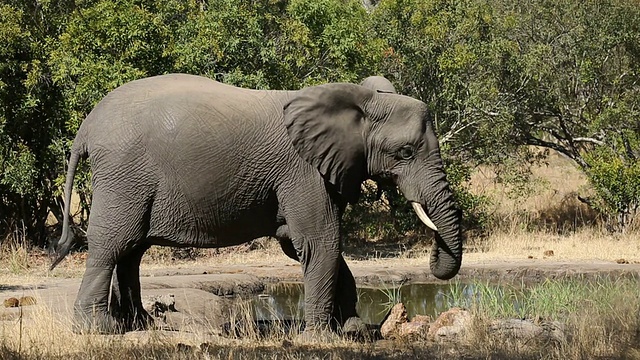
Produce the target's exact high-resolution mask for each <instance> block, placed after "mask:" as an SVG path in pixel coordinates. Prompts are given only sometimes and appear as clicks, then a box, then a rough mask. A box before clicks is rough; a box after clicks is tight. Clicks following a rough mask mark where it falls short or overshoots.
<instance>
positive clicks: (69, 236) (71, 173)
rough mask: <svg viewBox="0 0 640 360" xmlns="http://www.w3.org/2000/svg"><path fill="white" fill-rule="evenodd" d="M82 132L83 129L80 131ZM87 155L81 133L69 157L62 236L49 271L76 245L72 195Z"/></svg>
mask: <svg viewBox="0 0 640 360" xmlns="http://www.w3.org/2000/svg"><path fill="white" fill-rule="evenodd" d="M81 131H82V127H81V128H80V131H79V132H81ZM86 155H87V150H86V144H85V141H84V136H82V135H81V134H80V133H79V134H78V135H77V136H76V138H75V140H74V141H73V146H72V147H71V156H70V157H69V167H68V169H67V178H66V182H65V184H64V214H63V215H62V216H63V220H62V236H60V240H58V243H57V244H55V245H54V256H55V259H54V260H53V262H52V263H51V266H50V267H49V270H50V271H51V270H53V269H54V268H55V267H56V266H57V265H58V264H59V263H60V262H61V261H62V260H63V259H64V258H65V256H67V254H68V253H69V251H70V250H71V247H72V246H73V244H74V240H75V234H74V232H73V231H72V230H71V226H70V221H71V220H70V215H69V213H70V211H71V193H72V191H73V178H74V177H75V175H76V167H77V166H78V161H79V160H80V159H82V158H85V157H86Z"/></svg>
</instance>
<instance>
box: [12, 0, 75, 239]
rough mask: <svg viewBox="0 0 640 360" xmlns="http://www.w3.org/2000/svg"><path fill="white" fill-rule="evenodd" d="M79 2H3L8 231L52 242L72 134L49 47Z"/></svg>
mask: <svg viewBox="0 0 640 360" xmlns="http://www.w3.org/2000/svg"><path fill="white" fill-rule="evenodd" d="M70 4H71V2H67V1H50V2H46V3H40V2H37V1H4V2H3V3H2V4H0V41H1V42H2V44H3V46H2V48H0V169H1V171H0V200H1V201H0V219H2V220H0V234H5V233H7V232H11V231H13V232H14V237H15V238H18V239H22V238H29V239H32V240H33V241H34V242H35V243H36V244H38V245H44V243H45V235H46V229H45V223H46V219H47V214H48V212H49V209H57V206H56V197H55V179H56V177H57V176H58V173H59V172H60V171H61V170H62V164H63V160H62V159H63V158H64V157H63V153H62V151H61V147H60V142H61V141H63V139H65V138H66V137H68V136H69V133H68V131H66V129H65V126H64V120H65V117H66V115H67V114H66V110H65V108H64V106H63V105H62V104H63V94H62V92H61V89H60V88H59V87H58V86H57V85H56V84H55V83H54V82H53V80H52V75H51V69H50V66H49V64H48V62H47V52H48V50H49V48H50V46H51V43H52V42H53V41H54V39H55V38H56V36H57V35H58V34H59V29H60V28H61V27H62V26H63V24H64V21H65V19H66V16H67V15H68V9H70V8H71V5H70Z"/></svg>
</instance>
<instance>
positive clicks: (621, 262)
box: [616, 259, 629, 264]
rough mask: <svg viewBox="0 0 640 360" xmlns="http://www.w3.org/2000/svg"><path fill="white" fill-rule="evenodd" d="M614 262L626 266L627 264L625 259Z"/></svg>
mask: <svg viewBox="0 0 640 360" xmlns="http://www.w3.org/2000/svg"><path fill="white" fill-rule="evenodd" d="M616 262H617V263H618V264H628V263H629V261H628V260H627V259H618V260H616Z"/></svg>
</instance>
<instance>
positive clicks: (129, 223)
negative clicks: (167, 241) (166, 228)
mask: <svg viewBox="0 0 640 360" xmlns="http://www.w3.org/2000/svg"><path fill="white" fill-rule="evenodd" d="M105 185H106V184H105ZM113 188H114V187H109V186H103V187H97V188H94V193H93V203H92V206H91V216H90V218H89V226H88V229H87V242H88V245H89V250H88V253H89V256H88V259H87V269H86V271H85V274H84V277H83V278H82V284H81V285H80V290H79V291H78V297H77V299H76V302H75V304H74V313H75V325H74V332H81V333H85V332H89V333H102V334H109V333H120V332H124V331H126V326H125V325H127V324H125V322H124V321H123V319H122V318H116V317H114V316H113V315H112V314H111V313H110V311H109V305H108V303H109V294H110V290H111V281H112V275H113V273H114V269H115V268H116V265H120V264H123V265H124V264H129V265H124V266H123V268H124V267H129V269H127V270H125V269H122V270H118V271H116V273H120V279H125V278H126V279H127V281H126V283H125V284H124V285H123V287H124V288H126V290H127V292H128V291H129V290H130V294H131V295H130V297H131V299H137V298H139V296H140V292H139V282H138V281H139V279H138V271H137V269H138V265H139V261H140V260H139V258H141V257H142V254H143V253H144V251H141V252H140V253H139V254H136V249H138V248H139V247H140V246H143V241H144V238H145V236H146V233H147V231H148V206H149V205H148V202H147V201H145V200H146V199H145V197H144V194H143V193H142V192H138V193H132V192H129V193H125V192H123V193H117V192H114V191H113V190H112V189H113ZM104 189H109V190H108V191H105V190H104ZM145 250H146V249H145ZM127 261H131V262H133V263H135V266H134V265H133V264H131V263H129V262H127ZM133 268H135V269H136V271H135V272H134V271H132V269H133ZM127 271H131V272H130V273H128V274H126V275H125V273H126V272H127ZM117 276H118V274H116V277H117ZM133 277H135V282H132V281H133V279H132V278H133ZM118 287H119V288H120V286H119V285H118ZM129 303H132V304H135V303H137V300H133V301H129Z"/></svg>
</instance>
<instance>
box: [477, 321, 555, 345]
mask: <svg viewBox="0 0 640 360" xmlns="http://www.w3.org/2000/svg"><path fill="white" fill-rule="evenodd" d="M489 331H490V332H491V333H492V335H493V336H504V337H508V338H512V339H513V338H515V339H519V340H524V341H526V342H530V341H534V340H539V341H542V342H549V341H555V342H563V341H565V339H566V338H565V332H564V325H563V324H561V323H559V322H556V321H544V320H542V319H540V318H536V319H534V320H521V319H507V320H495V321H493V322H492V323H491V324H490V326H489Z"/></svg>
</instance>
